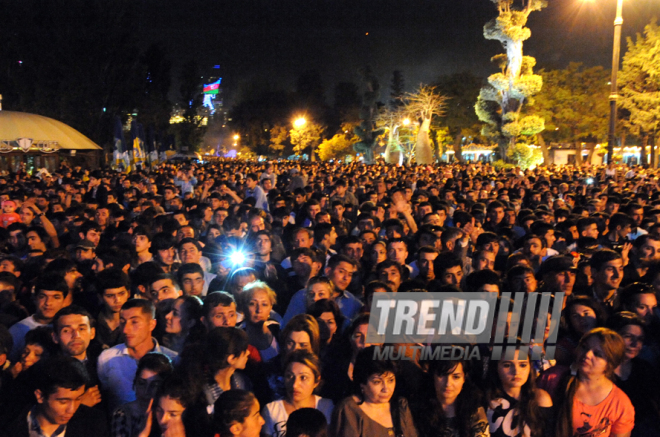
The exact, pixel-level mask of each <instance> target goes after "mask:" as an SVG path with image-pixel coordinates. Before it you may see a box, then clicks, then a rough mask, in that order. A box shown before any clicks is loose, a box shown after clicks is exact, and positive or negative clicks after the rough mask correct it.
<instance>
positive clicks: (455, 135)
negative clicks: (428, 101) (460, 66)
mask: <svg viewBox="0 0 660 437" xmlns="http://www.w3.org/2000/svg"><path fill="white" fill-rule="evenodd" d="M434 85H435V87H436V89H437V90H438V92H440V94H442V95H443V96H445V97H446V98H447V101H446V103H445V108H446V110H445V116H444V118H443V124H444V125H445V126H446V127H447V130H448V132H447V135H448V136H450V137H451V138H452V142H451V144H452V147H453V149H454V156H455V158H456V159H458V160H459V161H461V162H462V161H463V153H462V145H463V139H464V138H469V137H476V136H478V133H479V130H480V123H479V118H477V114H476V113H475V111H474V102H475V101H476V100H477V97H478V96H479V89H480V88H481V79H480V78H478V77H477V76H475V75H473V74H472V73H469V72H463V73H456V74H451V75H447V76H442V77H440V78H439V79H438V80H437V81H436V82H435V84H434Z"/></svg>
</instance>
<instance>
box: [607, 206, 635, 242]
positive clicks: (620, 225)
mask: <svg viewBox="0 0 660 437" xmlns="http://www.w3.org/2000/svg"><path fill="white" fill-rule="evenodd" d="M632 226H633V221H632V219H631V218H630V217H629V216H628V214H623V213H620V212H618V213H616V214H613V215H612V217H611V218H610V222H609V225H608V229H609V231H610V233H615V234H616V237H617V239H626V238H628V234H629V233H630V232H632Z"/></svg>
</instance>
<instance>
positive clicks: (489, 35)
mask: <svg viewBox="0 0 660 437" xmlns="http://www.w3.org/2000/svg"><path fill="white" fill-rule="evenodd" d="M491 1H492V2H493V3H495V4H496V5H497V10H498V13H499V15H498V16H497V18H494V19H492V20H491V21H489V22H488V23H487V24H486V25H485V26H484V37H485V38H486V39H492V40H497V41H499V42H500V43H502V46H503V47H504V50H506V53H504V54H500V55H497V56H495V57H493V60H494V61H496V62H497V63H498V64H499V67H500V72H499V73H495V74H493V75H491V76H490V77H489V78H488V85H486V86H484V87H483V88H482V89H481V92H480V93H479V98H478V99H477V104H476V106H475V109H476V112H477V116H478V117H479V119H480V120H481V121H483V122H485V123H487V124H486V126H485V127H484V134H485V135H487V136H489V137H491V138H492V139H493V140H495V141H497V143H498V145H499V146H500V154H501V155H502V157H505V156H506V149H507V148H508V147H510V146H512V145H514V144H515V143H516V140H517V139H518V137H519V136H520V135H525V136H531V135H535V134H537V133H538V132H541V131H542V130H543V119H542V118H540V117H538V116H535V115H527V116H525V117H521V110H522V107H523V105H524V103H525V102H526V101H527V100H528V99H529V98H530V97H531V96H533V95H534V94H536V93H538V92H539V91H540V90H541V87H542V85H543V81H542V79H541V76H539V75H536V74H534V73H533V68H534V65H536V60H535V59H534V58H532V57H531V56H523V42H524V41H526V40H527V39H529V37H530V36H531V35H532V32H531V31H530V30H529V28H527V27H525V24H527V18H528V17H529V14H530V13H532V12H534V11H538V10H540V9H543V8H544V7H545V6H546V5H547V2H546V1H545V0H521V3H522V7H521V8H520V9H516V8H513V7H512V6H513V4H514V0H491Z"/></svg>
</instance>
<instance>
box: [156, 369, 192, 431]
mask: <svg viewBox="0 0 660 437" xmlns="http://www.w3.org/2000/svg"><path fill="white" fill-rule="evenodd" d="M192 402H193V394H192V393H191V390H190V388H189V386H188V385H187V384H186V383H185V381H184V380H183V379H182V378H180V377H179V376H176V375H171V376H170V377H169V378H167V379H166V380H164V381H163V383H162V384H161V386H160V388H159V389H158V392H157V393H156V397H155V398H154V403H153V407H152V410H153V413H154V426H157V427H158V429H159V430H160V432H161V433H162V435H167V431H168V430H169V429H180V428H183V429H184V430H185V422H184V418H185V416H186V409H187V408H188V407H189V406H190V405H191V404H192Z"/></svg>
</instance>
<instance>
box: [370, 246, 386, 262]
mask: <svg viewBox="0 0 660 437" xmlns="http://www.w3.org/2000/svg"><path fill="white" fill-rule="evenodd" d="M369 259H370V261H371V263H372V264H373V265H376V264H378V263H381V262H383V261H385V260H386V259H387V244H386V243H385V242H384V241H375V242H374V243H373V244H372V245H371V251H370V253H369Z"/></svg>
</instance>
